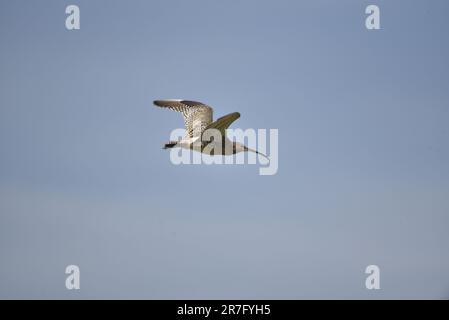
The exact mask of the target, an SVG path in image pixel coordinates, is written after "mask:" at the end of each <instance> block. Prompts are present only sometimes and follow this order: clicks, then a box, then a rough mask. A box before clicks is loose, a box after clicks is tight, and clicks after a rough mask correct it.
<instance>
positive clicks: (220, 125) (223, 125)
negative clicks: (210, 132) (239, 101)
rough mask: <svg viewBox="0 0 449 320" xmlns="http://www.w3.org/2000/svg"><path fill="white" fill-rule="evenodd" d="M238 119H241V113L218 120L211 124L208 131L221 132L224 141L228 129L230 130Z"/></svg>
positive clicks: (231, 114) (234, 113)
mask: <svg viewBox="0 0 449 320" xmlns="http://www.w3.org/2000/svg"><path fill="white" fill-rule="evenodd" d="M238 118H240V113H238V112H233V113H230V114H227V115H225V116H223V117H221V118H218V119H217V120H215V121H214V122H212V123H211V124H209V125H208V126H207V128H206V129H217V130H219V131H220V132H221V136H222V137H223V139H224V138H226V129H227V128H229V126H230V125H231V123H233V122H234V121H235V120H237V119H238Z"/></svg>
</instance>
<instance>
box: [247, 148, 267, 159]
mask: <svg viewBox="0 0 449 320" xmlns="http://www.w3.org/2000/svg"><path fill="white" fill-rule="evenodd" d="M245 150H246V151H251V152H254V153H257V154H260V155H261V156H263V157H265V159H267V160H268V162H270V158H268V157H267V156H266V155H265V154H263V153H262V152H259V151H257V150H254V149H251V148H248V147H245Z"/></svg>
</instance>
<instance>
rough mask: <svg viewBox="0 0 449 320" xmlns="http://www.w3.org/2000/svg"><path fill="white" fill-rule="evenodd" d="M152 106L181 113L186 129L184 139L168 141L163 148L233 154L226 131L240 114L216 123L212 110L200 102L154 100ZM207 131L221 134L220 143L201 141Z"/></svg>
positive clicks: (221, 119) (236, 113) (230, 115)
mask: <svg viewBox="0 0 449 320" xmlns="http://www.w3.org/2000/svg"><path fill="white" fill-rule="evenodd" d="M154 104H155V105H156V106H158V107H161V108H168V109H171V110H174V111H177V112H181V113H182V114H183V116H184V124H185V128H186V135H185V137H184V138H183V139H182V140H181V141H170V142H169V143H167V144H165V148H173V147H181V148H187V149H193V150H196V151H199V152H203V153H208V154H211V155H213V154H233V153H235V146H233V143H232V142H231V141H230V140H228V139H227V138H226V129H227V128H228V127H229V126H230V125H231V123H233V122H234V121H235V120H237V119H238V118H239V117H240V113H238V112H233V113H230V114H228V115H226V116H223V117H221V118H219V119H217V120H216V121H212V120H213V118H212V115H213V109H212V108H211V107H210V106H208V105H206V104H204V103H201V102H197V101H190V100H156V101H154ZM207 129H216V130H218V131H219V132H220V134H221V142H220V141H213V139H203V137H202V135H203V133H204V132H205V131H206V130H207ZM220 149H221V151H220ZM233 149H234V150H233Z"/></svg>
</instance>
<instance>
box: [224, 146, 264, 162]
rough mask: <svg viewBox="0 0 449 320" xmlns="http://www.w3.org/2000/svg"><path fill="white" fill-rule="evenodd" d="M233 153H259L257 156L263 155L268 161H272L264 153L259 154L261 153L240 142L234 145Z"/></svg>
mask: <svg viewBox="0 0 449 320" xmlns="http://www.w3.org/2000/svg"><path fill="white" fill-rule="evenodd" d="M232 151H233V153H239V152H245V151H246V152H254V153H257V154H260V155H262V156H263V157H265V158H266V159H267V160H268V161H270V159H269V158H268V157H267V156H266V155H264V154H263V153H262V152H259V151H257V150H254V149H251V148H248V147H247V146H245V145H244V144H242V143H239V142H234V143H233V148H232Z"/></svg>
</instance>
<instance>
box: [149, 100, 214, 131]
mask: <svg viewBox="0 0 449 320" xmlns="http://www.w3.org/2000/svg"><path fill="white" fill-rule="evenodd" d="M154 104H155V105H156V106H158V107H161V108H168V109H171V110H174V111H178V112H181V113H182V114H183V116H184V124H185V127H186V137H189V138H193V137H198V136H200V135H201V133H202V132H203V131H204V130H205V129H206V127H207V126H208V125H209V124H210V123H211V122H212V114H213V109H212V108H211V107H209V106H208V105H205V104H204V103H201V102H197V101H189V100H173V99H170V100H155V101H154Z"/></svg>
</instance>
